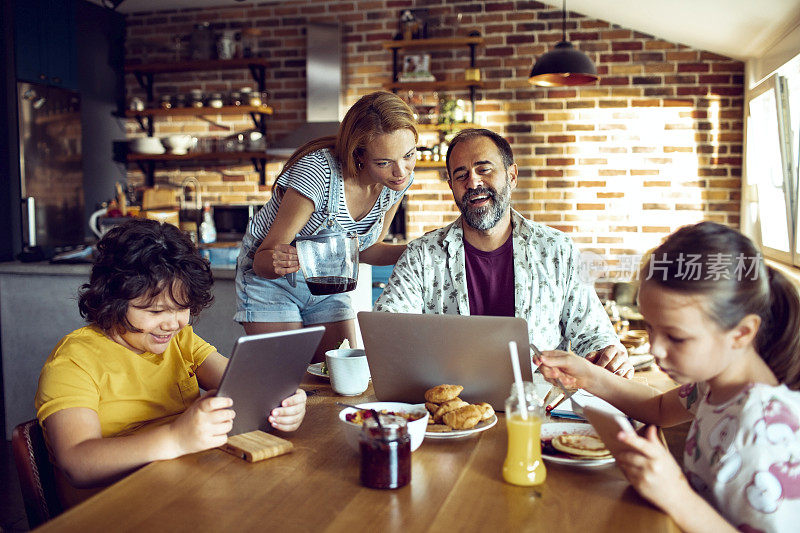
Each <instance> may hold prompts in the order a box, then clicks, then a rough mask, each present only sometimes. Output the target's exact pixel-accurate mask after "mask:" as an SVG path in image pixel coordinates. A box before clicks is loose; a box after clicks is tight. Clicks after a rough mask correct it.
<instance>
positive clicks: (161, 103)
mask: <svg viewBox="0 0 800 533" xmlns="http://www.w3.org/2000/svg"><path fill="white" fill-rule="evenodd" d="M158 107H160V108H161V109H172V96H170V95H168V94H164V95H161V98H160V99H159V100H158Z"/></svg>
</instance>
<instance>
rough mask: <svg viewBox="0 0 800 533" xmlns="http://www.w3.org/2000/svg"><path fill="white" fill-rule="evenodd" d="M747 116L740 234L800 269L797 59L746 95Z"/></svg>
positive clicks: (799, 72) (799, 82)
mask: <svg viewBox="0 0 800 533" xmlns="http://www.w3.org/2000/svg"><path fill="white" fill-rule="evenodd" d="M746 115H747V119H746V132H747V137H746V153H745V157H746V166H745V177H744V187H743V190H744V203H743V213H742V220H743V230H744V231H746V232H747V233H748V234H749V235H750V236H751V237H753V238H754V239H755V240H756V241H757V242H760V244H761V247H762V249H763V251H764V254H765V255H766V256H767V257H770V258H773V259H776V260H779V261H781V262H784V263H788V264H793V265H795V266H800V239H798V233H799V232H800V219H799V217H798V167H800V144H798V143H800V56H798V57H797V58H795V59H794V60H792V61H791V62H789V63H787V64H786V65H784V67H782V68H781V69H779V70H778V72H777V73H775V74H773V75H772V76H770V77H769V78H767V79H765V80H764V81H762V82H761V83H760V84H758V85H757V86H756V87H754V88H753V89H751V90H750V91H749V92H748V95H747V105H746Z"/></svg>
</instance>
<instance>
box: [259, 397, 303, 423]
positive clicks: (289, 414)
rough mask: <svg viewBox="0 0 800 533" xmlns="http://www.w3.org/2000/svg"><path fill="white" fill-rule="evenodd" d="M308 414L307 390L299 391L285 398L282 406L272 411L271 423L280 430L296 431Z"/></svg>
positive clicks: (270, 415) (269, 418)
mask: <svg viewBox="0 0 800 533" xmlns="http://www.w3.org/2000/svg"><path fill="white" fill-rule="evenodd" d="M304 416H306V391H304V390H303V389H297V391H296V392H295V393H294V394H292V395H291V396H289V397H288V398H286V399H285V400H283V401H282V402H281V406H280V407H276V408H275V409H273V410H272V412H270V414H269V417H268V418H267V420H269V423H270V424H272V427H274V428H275V429H277V430H280V431H294V430H296V429H297V428H299V427H300V423H301V422H302V421H303V417H304Z"/></svg>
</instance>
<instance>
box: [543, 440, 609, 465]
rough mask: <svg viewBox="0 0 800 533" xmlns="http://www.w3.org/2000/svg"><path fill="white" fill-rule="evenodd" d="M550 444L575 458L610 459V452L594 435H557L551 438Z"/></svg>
mask: <svg viewBox="0 0 800 533" xmlns="http://www.w3.org/2000/svg"><path fill="white" fill-rule="evenodd" d="M552 444H553V448H555V449H556V450H558V451H560V452H564V453H568V454H570V455H574V456H576V457H584V458H593V459H597V458H604V457H611V452H610V451H608V448H606V445H605V444H603V441H602V440H600V438H599V437H596V436H594V435H575V434H569V435H558V436H557V437H554V438H553V440H552Z"/></svg>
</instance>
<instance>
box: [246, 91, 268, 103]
mask: <svg viewBox="0 0 800 533" xmlns="http://www.w3.org/2000/svg"><path fill="white" fill-rule="evenodd" d="M261 95H262V93H261V92H259V91H250V92H249V93H248V95H247V104H248V105H251V106H253V107H261V106H262V105H263V103H264V101H263V100H262V97H261Z"/></svg>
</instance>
